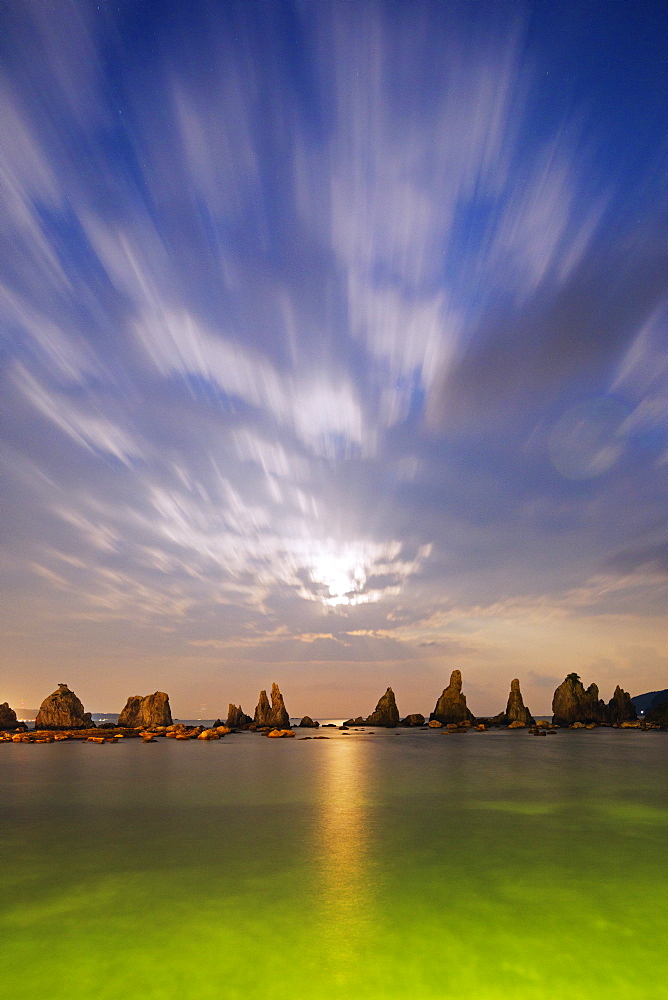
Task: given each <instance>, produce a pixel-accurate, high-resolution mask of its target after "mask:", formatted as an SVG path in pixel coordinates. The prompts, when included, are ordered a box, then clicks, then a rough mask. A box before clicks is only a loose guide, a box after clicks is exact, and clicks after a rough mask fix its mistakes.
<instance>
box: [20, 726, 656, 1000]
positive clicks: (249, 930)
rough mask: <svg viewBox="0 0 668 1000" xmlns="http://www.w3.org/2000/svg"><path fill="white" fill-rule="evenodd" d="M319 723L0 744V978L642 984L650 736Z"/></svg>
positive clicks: (98, 990) (559, 986)
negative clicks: (369, 730) (302, 733)
mask: <svg viewBox="0 0 668 1000" xmlns="http://www.w3.org/2000/svg"><path fill="white" fill-rule="evenodd" d="M320 733H321V734H323V733H322V730H321V731H320ZM328 735H329V736H330V739H329V740H309V741H307V740H299V739H294V740H267V739H263V738H262V737H259V736H255V735H252V734H243V735H237V736H229V737H227V738H226V739H224V740H221V741H220V742H218V743H216V742H213V743H202V742H176V741H174V740H160V741H158V742H157V743H155V744H141V743H138V742H134V741H133V742H130V741H125V742H124V743H123V742H120V743H118V744H115V745H110V744H107V745H102V746H101V745H97V744H78V743H54V744H49V745H44V746H30V745H26V744H20V743H19V744H5V745H2V746H0V775H1V781H0V784H1V795H2V798H1V800H0V801H1V812H2V824H1V839H0V863H1V864H2V873H1V874H0V879H1V881H0V885H1V886H2V893H1V897H0V899H1V901H0V962H1V968H2V984H3V993H4V995H5V996H11V995H14V993H15V992H18V991H21V992H24V991H25V990H26V989H30V988H32V987H37V988H39V990H40V994H41V995H44V996H48V997H49V998H50V1000H76V998H79V997H89V996H94V997H100V998H105V1000H106V998H109V1000H111V998H118V997H138V998H146V1000H150V998H156V1000H158V998H160V1000H171V998H177V997H178V998H184V997H188V998H189V997H193V998H202V1000H208V998H216V1000H218V998H237V997H238V998H246V1000H249V998H250V1000H254V998H260V997H262V998H267V997H272V998H274V1000H282V998H287V997H294V996H305V997H309V998H313V1000H329V998H331V1000H336V998H347V997H360V996H364V997H367V998H371V1000H380V998H387V1000H390V998H392V1000H394V998H399V997H402V998H403V997H408V996H415V997H427V998H439V1000H441V998H447V997H453V998H454V997H457V998H474V997H475V998H478V1000H480V998H482V1000H488V998H495V1000H496V998H503V1000H512V998H515V997H523V998H530V1000H532V998H535V1000H538V998H540V1000H545V998H546V997H549V996H555V997H562V998H566V1000H571V998H585V997H586V998H588V1000H591V998H592V997H593V998H597V997H603V996H605V997H612V998H615V1000H625V998H627V997H629V998H630V997H634V998H644V997H647V998H657V997H663V996H666V983H667V982H668V951H667V949H666V941H667V940H668V916H667V904H666V899H667V897H668V893H667V891H666V889H667V885H666V882H667V874H666V873H667V871H668V864H667V862H668V766H667V765H668V734H666V733H646V734H645V733H636V732H633V731H624V732H616V731H614V730H605V729H602V730H597V731H583V732H560V733H559V734H558V735H557V736H550V737H546V738H538V737H530V736H528V735H527V734H526V733H524V732H512V733H511V732H506V733H503V732H499V733H481V734H475V733H470V734H468V735H465V736H464V735H462V736H447V737H446V736H443V735H441V734H440V733H439V732H433V731H432V732H406V731H402V732H401V734H400V735H394V734H393V733H392V732H386V731H378V732H377V733H376V734H375V735H370V734H360V733H354V734H350V735H343V734H342V733H339V732H338V731H336V732H334V731H331V730H330V731H329V732H328Z"/></svg>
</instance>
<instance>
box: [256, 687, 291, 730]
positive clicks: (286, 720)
mask: <svg viewBox="0 0 668 1000" xmlns="http://www.w3.org/2000/svg"><path fill="white" fill-rule="evenodd" d="M253 722H254V723H255V725H256V726H257V727H258V728H260V727H263V726H271V727H272V728H273V729H289V728H290V716H289V715H288V712H287V709H286V707H285V704H284V702H283V695H282V694H281V692H280V690H279V687H278V684H272V685H271V708H270V707H269V700H268V698H267V692H266V691H260V700H259V701H258V703H257V708H256V709H255V716H254V718H253Z"/></svg>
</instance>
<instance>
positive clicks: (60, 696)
mask: <svg viewBox="0 0 668 1000" xmlns="http://www.w3.org/2000/svg"><path fill="white" fill-rule="evenodd" d="M94 725H95V724H94V723H93V722H92V721H91V717H90V712H85V711H84V707H83V705H82V704H81V702H80V701H79V699H78V698H77V696H76V695H75V693H74V691H70V689H69V688H68V686H67V684H59V685H58V690H57V691H54V692H53V694H50V695H49V697H48V698H45V699H44V701H43V702H42V704H41V705H40V709H39V712H38V713H37V718H36V719H35V729H92V728H93V727H94Z"/></svg>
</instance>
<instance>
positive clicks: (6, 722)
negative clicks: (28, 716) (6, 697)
mask: <svg viewBox="0 0 668 1000" xmlns="http://www.w3.org/2000/svg"><path fill="white" fill-rule="evenodd" d="M18 725H19V720H18V719H17V718H16V712H15V711H14V709H13V708H10V707H9V703H8V702H6V701H3V703H2V705H0V729H16V728H17V727H18Z"/></svg>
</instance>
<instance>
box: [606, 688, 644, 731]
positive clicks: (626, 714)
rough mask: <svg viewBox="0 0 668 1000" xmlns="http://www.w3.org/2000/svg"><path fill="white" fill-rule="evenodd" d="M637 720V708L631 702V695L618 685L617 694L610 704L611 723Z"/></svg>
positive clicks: (609, 715)
mask: <svg viewBox="0 0 668 1000" xmlns="http://www.w3.org/2000/svg"><path fill="white" fill-rule="evenodd" d="M637 718H638V716H637V714H636V707H635V705H634V704H633V702H632V701H631V695H630V694H629V693H628V691H624V690H623V689H622V688H620V686H619V684H618V685H617V687H616V688H615V693H614V694H613V696H612V698H611V699H610V701H609V702H608V719H609V720H610V722H634V721H635V720H636V719H637Z"/></svg>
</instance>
